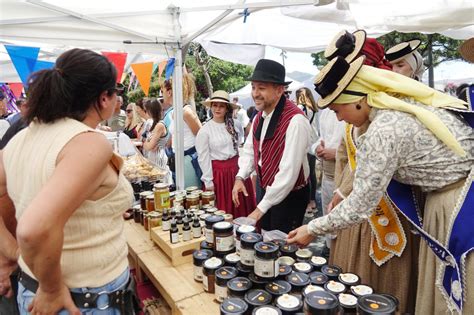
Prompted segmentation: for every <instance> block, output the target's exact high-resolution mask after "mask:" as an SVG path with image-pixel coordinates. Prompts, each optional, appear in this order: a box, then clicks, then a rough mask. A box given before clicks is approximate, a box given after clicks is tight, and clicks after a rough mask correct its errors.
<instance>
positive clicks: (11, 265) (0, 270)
mask: <svg viewBox="0 0 474 315" xmlns="http://www.w3.org/2000/svg"><path fill="white" fill-rule="evenodd" d="M17 266H18V265H17V263H16V260H11V259H8V258H6V257H4V256H3V255H0V296H5V297H7V298H11V297H12V296H13V289H12V286H11V282H10V275H11V274H12V272H13V271H15V269H16V268H17Z"/></svg>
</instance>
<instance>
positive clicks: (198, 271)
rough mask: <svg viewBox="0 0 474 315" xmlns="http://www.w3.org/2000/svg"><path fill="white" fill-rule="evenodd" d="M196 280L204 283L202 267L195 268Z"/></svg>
mask: <svg viewBox="0 0 474 315" xmlns="http://www.w3.org/2000/svg"><path fill="white" fill-rule="evenodd" d="M194 280H196V281H202V266H194Z"/></svg>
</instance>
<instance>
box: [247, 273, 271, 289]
mask: <svg viewBox="0 0 474 315" xmlns="http://www.w3.org/2000/svg"><path fill="white" fill-rule="evenodd" d="M248 277H249V279H250V281H252V284H253V287H256V288H257V287H258V288H263V287H264V286H265V284H267V283H268V279H265V278H262V277H259V276H257V275H256V274H255V273H253V272H251V273H250V274H249V276H248Z"/></svg>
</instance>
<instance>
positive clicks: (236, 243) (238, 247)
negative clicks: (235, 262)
mask: <svg viewBox="0 0 474 315" xmlns="http://www.w3.org/2000/svg"><path fill="white" fill-rule="evenodd" d="M235 252H236V253H237V254H240V241H238V240H235Z"/></svg>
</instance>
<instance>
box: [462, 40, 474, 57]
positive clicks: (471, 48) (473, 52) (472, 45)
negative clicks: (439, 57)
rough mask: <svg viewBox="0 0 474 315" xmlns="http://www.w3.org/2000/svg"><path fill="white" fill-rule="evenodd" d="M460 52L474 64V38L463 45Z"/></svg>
mask: <svg viewBox="0 0 474 315" xmlns="http://www.w3.org/2000/svg"><path fill="white" fill-rule="evenodd" d="M459 52H460V53H461V56H462V57H463V58H464V59H465V60H467V61H470V62H474V37H472V38H469V39H468V40H466V41H465V42H464V43H462V45H461V47H459Z"/></svg>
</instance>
